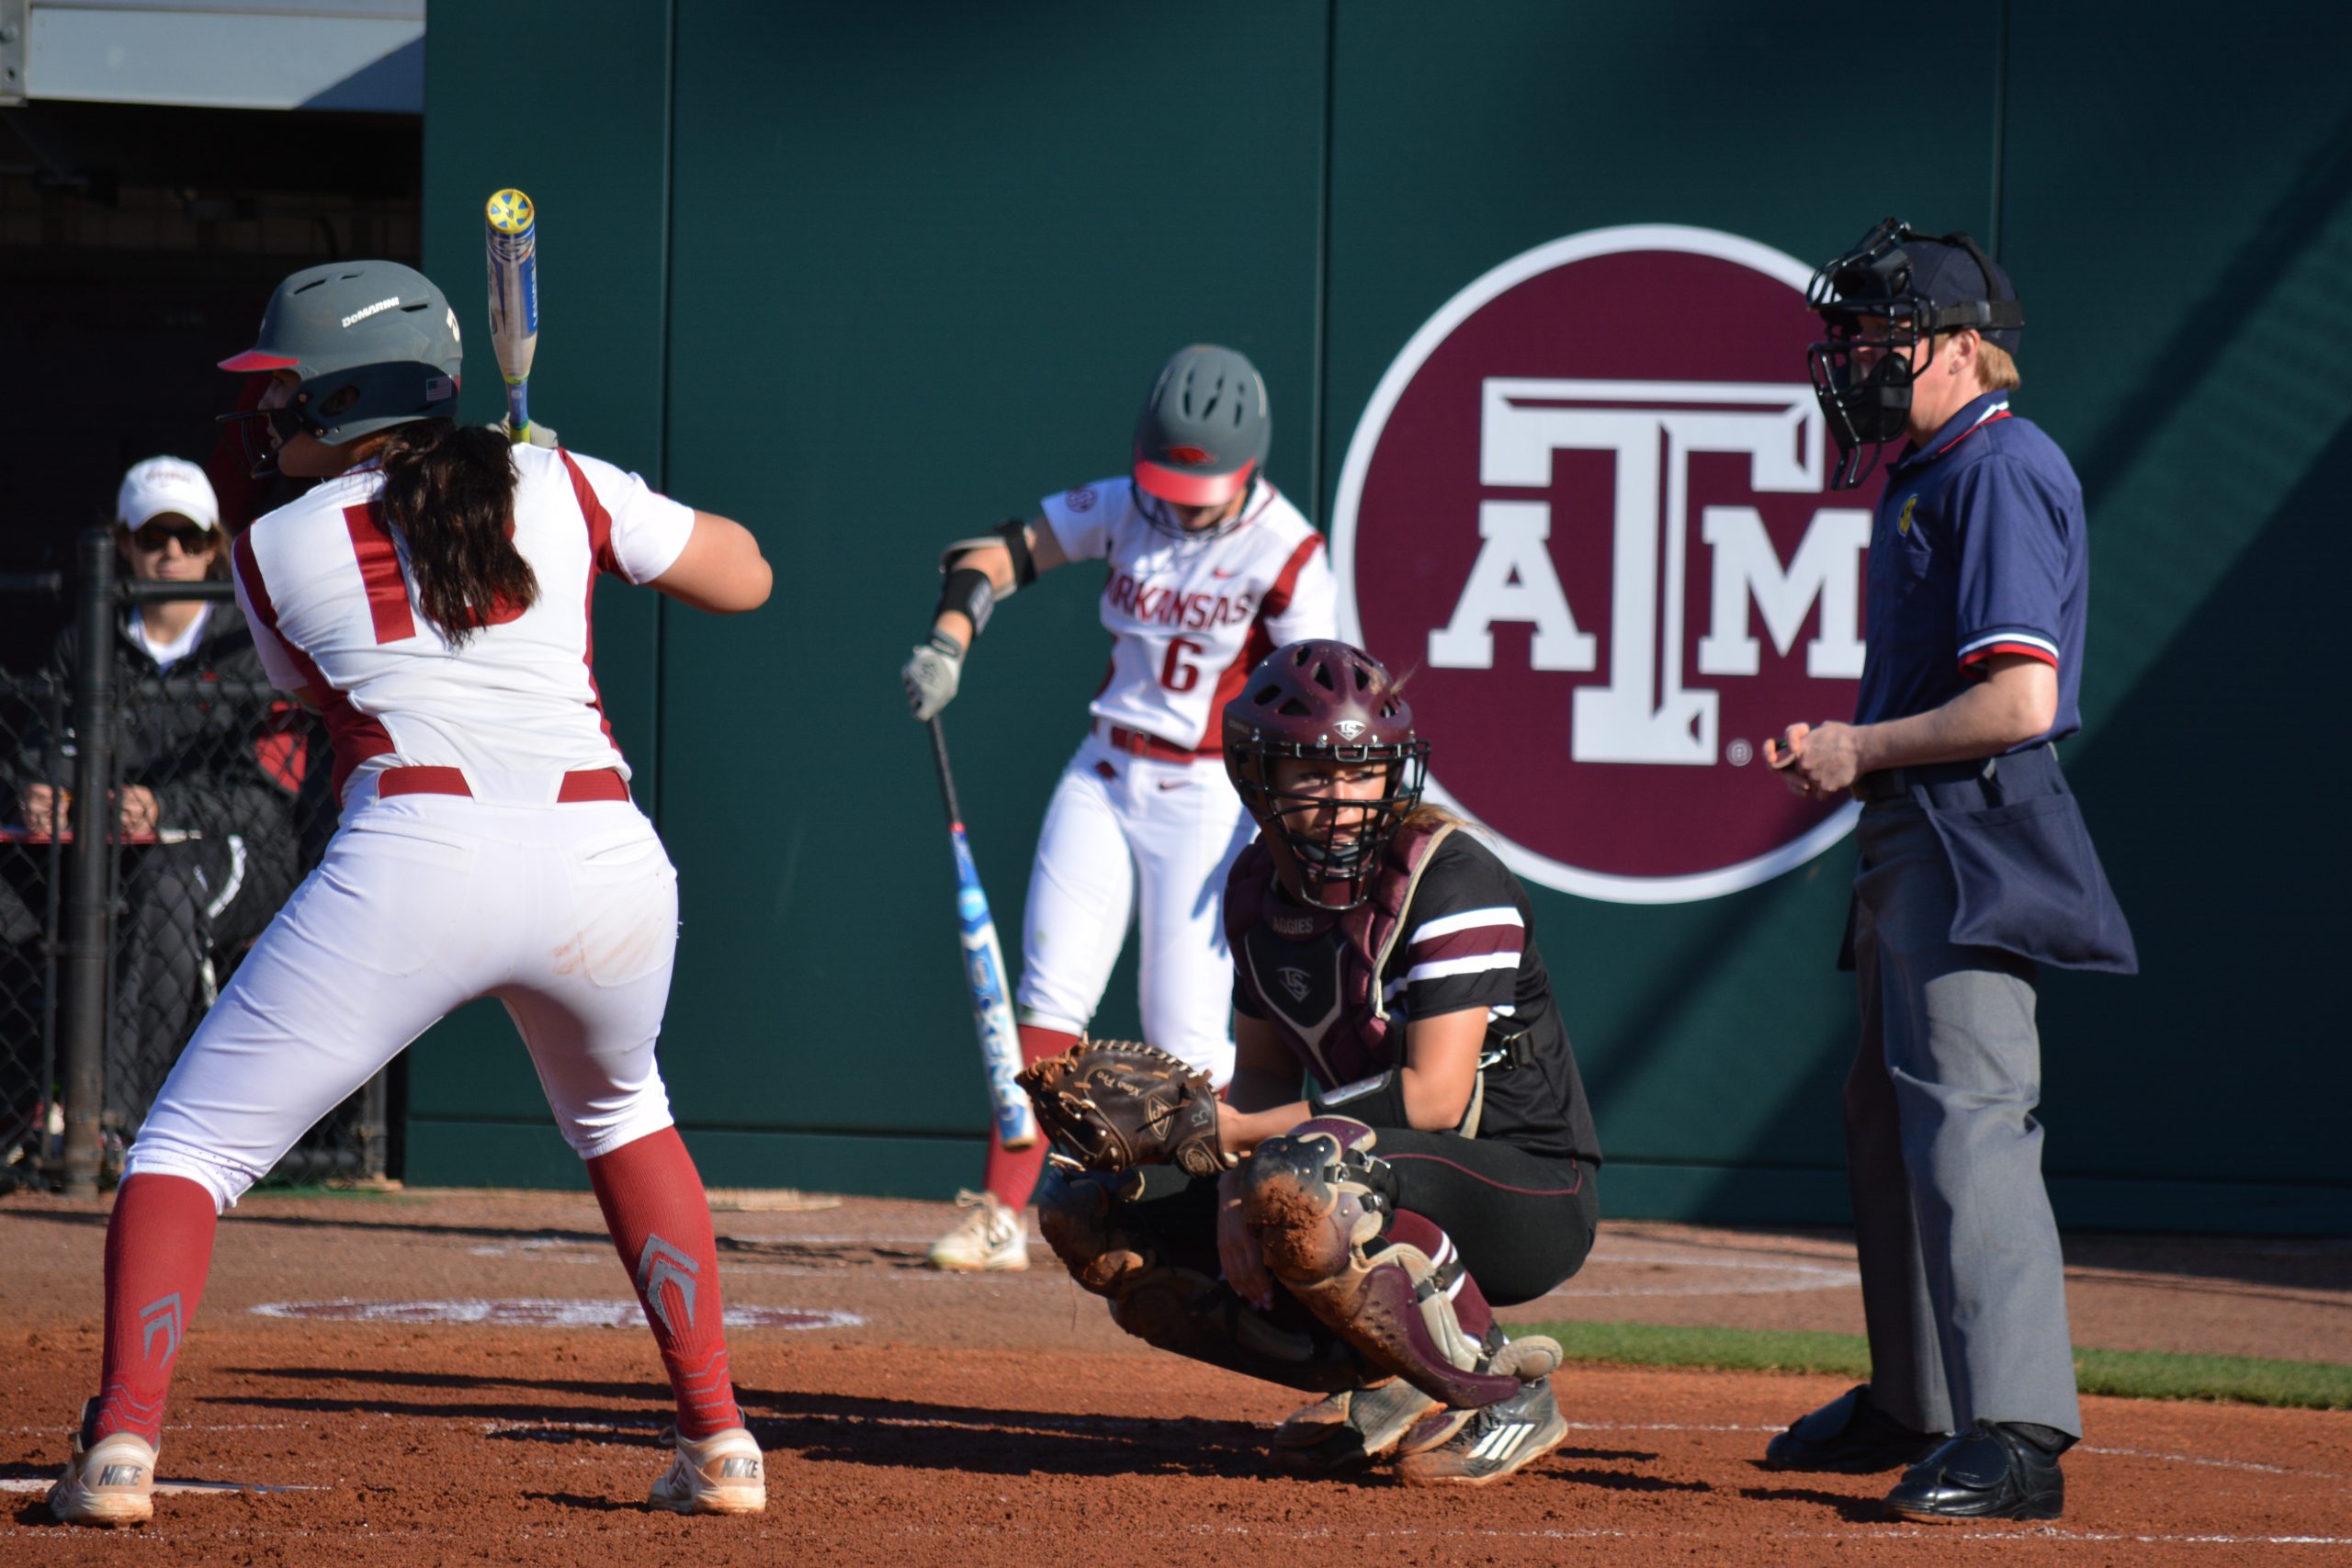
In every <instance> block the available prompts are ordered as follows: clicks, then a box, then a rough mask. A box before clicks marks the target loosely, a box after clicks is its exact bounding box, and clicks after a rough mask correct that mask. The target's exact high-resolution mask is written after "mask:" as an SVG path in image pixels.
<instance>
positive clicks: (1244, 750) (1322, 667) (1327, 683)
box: [1225, 639, 1430, 909]
mask: <svg viewBox="0 0 2352 1568" xmlns="http://www.w3.org/2000/svg"><path fill="white" fill-rule="evenodd" d="M1429 754H1430V743H1429V742H1428V741H1427V740H1424V739H1421V737H1420V736H1419V734H1417V733H1416V732H1415V731H1414V728H1413V710H1412V708H1411V707H1410V706H1409V705H1408V704H1407V703H1406V701H1405V698H1404V694H1402V693H1401V692H1399V691H1398V690H1397V682H1395V681H1394V680H1392V679H1390V678H1389V674H1388V671H1387V670H1386V669H1385V668H1384V667H1383V666H1382V665H1381V662H1380V661H1379V660H1376V659H1374V658H1373V657H1372V655H1370V654H1368V653H1366V652H1364V651H1363V649H1357V648H1351V647H1349V646H1348V645H1347V644H1346V643H1344V642H1331V641H1325V640H1322V639H1317V640H1315V641H1311V642H1295V643H1292V644H1291V645H1290V646H1289V647H1288V648H1282V649H1275V650H1274V651H1273V652H1272V653H1270V654H1268V655H1267V656H1266V657H1265V659H1263V660H1261V661H1260V663H1259V665H1258V667H1257V668H1256V669H1255V670H1252V671H1250V679H1249V680H1248V681H1247V682H1244V683H1243V685H1242V688H1241V691H1240V694H1238V695H1237V696H1236V697H1234V699H1233V700H1232V701H1230V702H1228V703H1227V704H1226V705H1225V772H1226V776H1227V777H1228V778H1230V779H1231V780H1232V781H1233V787H1234V789H1235V790H1236V791H1237V792H1238V793H1239V795H1240V796H1241V801H1242V804H1243V805H1245V806H1247V807H1249V808H1250V816H1252V817H1254V818H1257V819H1258V828H1259V830H1260V831H1261V832H1262V833H1263V834H1264V835H1265V838H1266V844H1267V847H1268V849H1269V850H1271V851H1272V853H1273V857H1274V863H1275V867H1276V870H1277V872H1278V873H1279V874H1280V875H1281V877H1282V881H1283V886H1284V887H1285V888H1286V889H1287V890H1288V891H1289V892H1290V894H1291V895H1292V896H1293V897H1295V898H1297V899H1298V900H1299V901H1300V902H1302V903H1305V904H1306V905H1309V906H1310V907H1313V908H1323V909H1352V908H1355V907H1356V906H1357V905H1358V904H1361V903H1363V901H1364V898H1365V897H1366V896H1367V894H1368V893H1369V892H1370V891H1371V886H1372V882H1371V879H1372V875H1373V873H1374V871H1375V870H1376V869H1377V868H1378V866H1379V864H1380V856H1381V852H1382V851H1384V850H1385V849H1386V848H1387V847H1388V840H1389V839H1390V838H1392V837H1393V836H1394V835H1395V834H1396V831H1397V829H1398V828H1399V827H1400V826H1402V825H1403V823H1404V821H1405V818H1408V817H1409V816H1411V815H1412V813H1413V808H1414V807H1417V806H1419V804H1420V803H1421V788H1422V784H1424V782H1425V781H1426V779H1427V777H1428V773H1429ZM1285 757H1289V758H1298V759H1302V760H1304V761H1310V762H1325V763H1334V764H1338V765H1340V766H1349V765H1352V764H1367V763H1368V764H1373V765H1376V766H1379V767H1381V768H1383V769H1384V770H1385V774H1384V779H1383V782H1382V784H1381V786H1380V789H1379V792H1378V793H1377V794H1376V795H1371V796H1369V797H1356V796H1351V797H1350V798H1349V799H1348V801H1347V802H1346V804H1347V805H1348V806H1349V807H1355V808H1357V809H1356V810H1355V811H1354V812H1353V813H1352V814H1351V815H1352V817H1353V818H1354V819H1353V820H1352V821H1351V822H1350V823H1349V824H1348V825H1347V826H1348V830H1347V831H1346V832H1345V833H1344V834H1342V832H1341V831H1340V828H1341V822H1340V813H1338V812H1336V811H1334V810H1332V809H1331V801H1330V799H1329V796H1327V795H1320V794H1314V793H1309V792H1306V791H1302V790H1297V789H1284V788H1282V787H1280V786H1279V785H1278V784H1276V782H1275V767H1274V764H1275V762H1276V761H1278V760H1280V759H1283V758H1285Z"/></svg>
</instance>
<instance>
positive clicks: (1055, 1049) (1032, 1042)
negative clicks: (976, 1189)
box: [985, 1023, 1078, 1209]
mask: <svg viewBox="0 0 2352 1568" xmlns="http://www.w3.org/2000/svg"><path fill="white" fill-rule="evenodd" d="M1077 1043H1078V1036H1077V1035H1075V1034H1069V1033H1065V1032H1063V1031H1061V1030H1058V1029H1046V1028H1044V1027H1042V1026H1040V1025H1038V1024H1035V1023H1024V1024H1023V1025H1022V1026H1021V1061H1022V1065H1023V1066H1032V1065H1034V1064H1035V1063H1038V1062H1042V1061H1044V1060H1045V1059H1046V1057H1048V1056H1058V1055H1061V1054H1062V1053H1063V1052H1065V1051H1067V1050H1069V1048H1070V1047H1071V1046H1073V1045H1075V1044H1077ZM1045 1166H1046V1140H1045V1139H1043V1138H1039V1139H1038V1140H1037V1141H1036V1142H1035V1143H1034V1144H1032V1145H1029V1146H1028V1147H1027V1148H1025V1149H1023V1150H1022V1151H1021V1152H1020V1153H1019V1154H1015V1153H1013V1152H1012V1150H1010V1149H1008V1148H1006V1147H1005V1146H1004V1145H1003V1143H1002V1142H1001V1140H1000V1139H999V1138H998V1137H997V1135H996V1134H995V1133H994V1132H990V1133H989V1163H988V1173H987V1179H986V1183H985V1184H986V1186H987V1187H988V1190H989V1191H990V1192H993V1193H995V1194H996V1200H997V1201H998V1202H1000V1203H1002V1204H1004V1205H1005V1206H1006V1207H1007V1208H1012V1209H1021V1208H1026V1207H1027V1206H1028V1203H1029V1195H1030V1194H1031V1193H1032V1192H1034V1191H1035V1190H1037V1173H1038V1172H1039V1171H1040V1170H1043V1169H1044V1168H1045Z"/></svg>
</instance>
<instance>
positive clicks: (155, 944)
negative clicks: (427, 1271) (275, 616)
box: [12, 457, 302, 1140]
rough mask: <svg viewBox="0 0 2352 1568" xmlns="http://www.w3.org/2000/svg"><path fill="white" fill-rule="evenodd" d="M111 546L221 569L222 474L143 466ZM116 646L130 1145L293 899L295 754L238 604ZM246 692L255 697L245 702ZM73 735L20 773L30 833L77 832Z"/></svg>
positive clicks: (152, 561) (169, 462) (153, 610)
mask: <svg viewBox="0 0 2352 1568" xmlns="http://www.w3.org/2000/svg"><path fill="white" fill-rule="evenodd" d="M115 543H116V547H117V548H119V550H120V551H121V552H122V556H123V558H124V560H125V561H126V562H127V563H128V564H129V566H130V575H131V576H132V577H134V578H136V579H137V580H138V581H141V582H200V581H204V580H206V579H207V578H216V577H224V576H225V575H226V568H227V560H228V551H227V550H226V549H225V548H224V547H223V545H224V543H225V541H224V539H223V537H222V534H221V529H220V503H219V502H218V501H217V500H216V499H215V497H214V495H213V491H212V482H211V481H210V480H209V479H207V478H206V477H205V473H204V470H203V469H202V468H199V467H198V466H197V465H196V464H194V463H190V462H187V461H186V460H184V459H182V458H178V457H149V458H147V459H145V460H144V461H143V462H140V463H135V464H133V465H132V466H131V468H130V471H129V472H128V473H126V474H125V475H124V476H123V479H122V486H121V489H120V490H119V491H118V492H117V494H116V497H115ZM80 641H81V639H80V634H79V629H78V628H77V627H75V626H71V625H69V626H67V627H66V628H65V631H64V633H63V634H62V636H61V637H59V638H58V641H57V646H56V649H55V650H54V652H53V653H52V654H51V658H50V666H49V668H50V673H51V675H52V676H54V677H55V678H56V679H57V680H58V681H60V682H71V681H72V679H73V674H74V670H75V668H76V667H77V666H78V665H79V664H80V662H81V651H82V650H81V646H80ZM113 641H114V646H113V649H112V652H113V656H114V660H115V693H116V699H117V703H118V711H117V713H116V716H115V733H114V752H115V761H114V774H115V791H114V795H115V813H116V818H117V822H118V827H119V831H120V833H121V835H122V838H123V840H124V842H125V843H126V844H127V845H135V846H140V847H136V848H131V849H129V850H128V851H127V852H126V853H125V854H124V856H123V858H122V899H123V904H124V907H125V911H126V912H125V913H124V915H123V916H122V917H121V919H119V921H118V924H117V926H116V937H115V953H116V971H115V997H114V1003H113V1007H112V1010H111V1016H110V1018H109V1021H108V1024H107V1049H106V1104H105V1119H106V1122H107V1128H108V1131H109V1132H111V1133H114V1134H117V1135H119V1137H121V1138H123V1139H125V1140H127V1139H128V1138H129V1137H130V1135H131V1134H133V1133H135V1132H136V1131H137V1129H138V1125H139V1123H140V1122H141V1121H142V1120H143V1119H144V1118H145V1116H146V1113H147V1107H148V1105H149V1104H150V1103H151V1102H152V1101H153V1099H154V1096H155V1090H156V1089H157V1088H158V1087H159V1086H161V1084H162V1083H163V1081H164V1074H165V1073H167V1072H168V1071H169V1070H170V1069H171V1065H172V1061H173V1059H174V1057H175V1056H176V1055H177V1054H178V1052H179V1048H180V1046H181V1045H182V1044H183V1043H185V1042H186V1040H187V1035H188V1032H189V1030H190V1029H191V1028H192V1027H193V1026H194V1024H195V1021H196V1020H197V1018H198V1015H199V1014H200V1013H201V1012H202V1010H203V1009H204V1008H205V1007H206V1006H207V1005H209V993H210V992H211V991H212V989H213V988H214V986H215V983H216V982H217V980H218V978H219V970H220V967H221V966H222V964H221V961H223V960H226V959H227V958H229V957H230V956H231V955H232V954H234V953H237V952H239V951H241V950H242V949H243V946H244V944H245V943H246V942H249V941H251V940H252V939H253V938H254V936H255V935H256V934H258V933H259V932H260V931H261V929H262V927H263V926H265V925H266V924H267V923H268V921H269V917H270V916H271V915H272V914H274V913H276V912H277V906H278V905H279V904H281V903H283V902H284V901H285V899H286V896H287V895H288V893H290V892H292V891H293V888H294V883H295V860H296V843H297V836H296V832H295V826H294V813H293V805H294V796H295V791H296V789H297V788H298V787H299V785H300V779H301V761H302V745H301V737H300V735H299V734H298V733H290V732H288V731H287V730H285V729H284V728H282V727H280V726H279V725H278V724H277V722H276V721H275V719H274V716H273V715H272V714H271V711H270V704H269V702H268V701H267V700H266V692H267V686H266V681H267V676H266V674H265V673H264V672H263V670H262V667H261V659H260V656H259V655H258V654H257V653H255V652H254V644H253V636H252V634H251V632H249V631H248V630H247V629H246V626H245V622H244V617H243V615H239V614H237V613H236V611H235V610H234V609H233V608H232V607H230V606H227V605H216V604H209V603H207V602H206V601H203V600H198V599H166V600H150V601H148V602H146V603H144V604H138V605H135V606H133V607H132V608H131V609H130V612H129V613H127V614H126V615H124V616H123V618H122V620H121V621H120V623H119V626H118V629H117V635H116V637H114V639H113ZM224 683H225V684H226V685H227V687H228V688H229V690H230V693H231V694H230V695H229V696H228V697H226V698H220V697H219V696H218V693H219V692H220V688H221V686H222V685H223V684H224ZM239 687H243V688H244V689H246V690H247V691H250V692H251V693H253V694H254V698H252V699H246V700H240V699H239V698H238V697H237V696H236V695H235V692H236V690H237V688H239ZM70 739H71V737H70V736H68V735H57V736H52V735H49V734H45V733H39V732H36V733H34V734H33V735H31V736H29V737H28V739H27V742H26V744H25V747H24V749H23V750H21V751H20V752H19V753H18V755H17V759H16V761H15V765H14V767H13V769H12V772H13V773H14V776H15V780H16V783H17V804H18V815H19V817H20V818H21V819H22V821H23V822H24V824H25V825H26V826H27V827H28V828H31V829H35V830H37V831H39V830H44V829H45V830H49V831H54V832H65V831H70V830H71V829H73V827H74V819H75V818H77V817H78V816H79V815H80V814H81V812H80V806H79V803H77V802H74V800H73V799H72V798H71V796H70V795H69V794H68V793H67V791H68V789H69V788H70V785H71V784H72V780H73V773H72V762H71V761H70V756H71V752H70V750H69V743H70Z"/></svg>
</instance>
